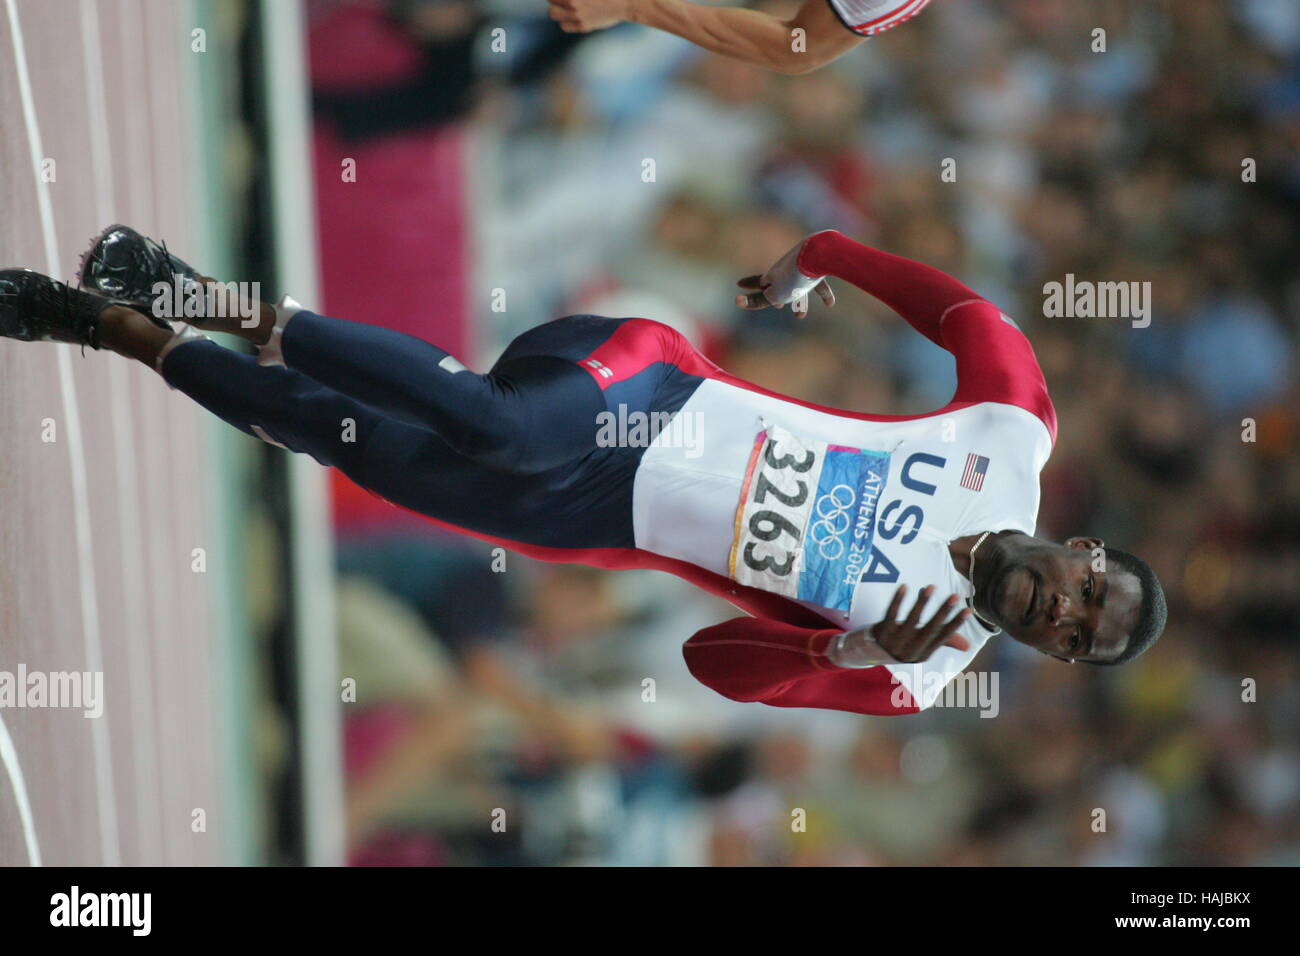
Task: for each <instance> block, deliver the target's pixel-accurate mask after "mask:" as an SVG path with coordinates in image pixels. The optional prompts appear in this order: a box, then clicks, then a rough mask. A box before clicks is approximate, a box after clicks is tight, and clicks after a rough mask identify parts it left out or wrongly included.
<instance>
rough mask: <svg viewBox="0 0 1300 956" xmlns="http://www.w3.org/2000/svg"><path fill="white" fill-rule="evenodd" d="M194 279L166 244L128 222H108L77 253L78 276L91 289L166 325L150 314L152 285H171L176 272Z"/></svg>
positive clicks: (193, 272)
mask: <svg viewBox="0 0 1300 956" xmlns="http://www.w3.org/2000/svg"><path fill="white" fill-rule="evenodd" d="M178 275H179V276H181V278H182V279H198V278H199V273H198V270H196V269H195V268H194V267H193V266H191V265H189V264H188V263H186V262H185V261H184V260H182V259H178V258H177V257H176V256H174V255H172V254H171V253H170V252H168V251H167V246H166V245H165V244H162V243H157V242H154V241H153V240H152V239H150V238H149V237H148V236H142V235H140V233H138V232H136V231H135V230H134V229H132V228H131V227H130V226H121V225H118V226H109V227H108V228H107V229H105V230H104V231H103V232H102V233H100V235H99V238H97V239H95V240H94V241H93V242H92V244H91V246H90V248H89V249H87V250H86V254H85V255H84V256H82V257H81V271H80V275H79V278H80V280H81V284H82V286H84V287H85V288H87V289H89V290H90V291H92V292H97V293H99V294H100V295H103V296H108V297H109V298H110V299H117V300H118V301H120V302H124V303H126V304H127V305H130V306H133V307H134V308H136V309H139V310H140V311H141V312H143V313H144V314H145V315H147V316H148V317H149V318H150V319H152V320H153V321H154V322H155V323H156V324H158V325H160V326H162V327H163V328H170V326H168V325H167V323H166V322H164V321H163V320H162V319H160V318H158V317H157V316H155V315H154V314H153V303H154V299H155V294H154V286H156V285H157V284H158V283H159V282H164V283H166V284H167V285H169V286H170V285H172V284H173V283H174V282H175V281H176V279H175V277H176V276H178Z"/></svg>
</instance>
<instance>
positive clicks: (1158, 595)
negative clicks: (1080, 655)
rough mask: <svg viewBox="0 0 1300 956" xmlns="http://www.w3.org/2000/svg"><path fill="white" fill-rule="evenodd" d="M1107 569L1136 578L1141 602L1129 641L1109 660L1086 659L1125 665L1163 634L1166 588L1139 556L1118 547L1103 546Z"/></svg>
mask: <svg viewBox="0 0 1300 956" xmlns="http://www.w3.org/2000/svg"><path fill="white" fill-rule="evenodd" d="M1103 550H1104V551H1105V554H1106V568H1107V570H1114V569H1115V568H1119V569H1120V570H1121V571H1127V572H1128V573H1129V574H1131V575H1133V577H1135V578H1137V579H1138V584H1139V585H1140V586H1141V588H1142V603H1141V604H1140V605H1139V606H1138V619H1137V623H1136V624H1134V625H1133V633H1131V634H1130V635H1129V636H1128V644H1126V645H1125V646H1124V650H1122V651H1120V653H1119V655H1118V656H1117V657H1116V658H1115V659H1114V660H1112V661H1089V662H1088V663H1090V664H1105V665H1114V664H1126V663H1128V662H1129V661H1131V660H1133V658H1135V657H1137V656H1139V655H1141V654H1143V653H1145V652H1146V649H1147V648H1149V647H1150V646H1151V645H1152V644H1154V643H1155V642H1156V641H1157V640H1158V639H1159V637H1160V635H1161V634H1162V633H1164V629H1165V621H1166V620H1167V619H1168V617H1169V608H1168V606H1167V605H1166V604H1165V589H1164V588H1162V587H1161V586H1160V579H1159V578H1157V577H1156V573H1155V572H1154V571H1152V570H1151V565H1149V564H1147V563H1146V562H1145V561H1143V560H1142V559H1141V558H1138V557H1134V556H1133V555H1131V554H1129V553H1128V552H1127V551H1121V550H1119V549H1118V548H1104V549H1103Z"/></svg>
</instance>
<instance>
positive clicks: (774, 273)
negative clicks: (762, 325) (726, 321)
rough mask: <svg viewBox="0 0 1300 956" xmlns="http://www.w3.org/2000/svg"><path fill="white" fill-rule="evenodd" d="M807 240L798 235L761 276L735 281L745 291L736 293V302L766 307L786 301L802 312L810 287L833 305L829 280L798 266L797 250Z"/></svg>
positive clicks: (805, 310)
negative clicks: (806, 272)
mask: <svg viewBox="0 0 1300 956" xmlns="http://www.w3.org/2000/svg"><path fill="white" fill-rule="evenodd" d="M809 238H811V237H809ZM807 241H808V240H807V239H801V240H800V241H799V242H798V244H797V245H795V246H794V248H792V249H791V250H790V251H789V252H787V253H786V254H785V255H783V256H782V257H781V258H780V259H778V260H777V261H776V263H775V264H774V265H773V266H772V268H770V269H768V270H767V271H766V272H764V273H763V274H762V275H761V276H746V277H745V278H743V279H741V280H740V281H739V282H737V283H736V285H738V286H740V287H741V288H742V289H744V290H746V291H745V292H744V293H742V294H740V295H738V296H736V305H738V306H740V308H742V309H766V308H767V307H768V306H769V305H774V306H776V307H777V308H778V309H780V308H783V307H784V306H786V305H790V306H791V307H792V309H793V311H794V312H795V313H796V314H797V315H800V316H802V315H804V314H805V313H807V311H808V293H809V292H814V291H815V292H816V293H817V295H819V296H820V297H821V300H822V302H823V303H825V304H826V306H827V307H830V306H832V305H834V304H835V293H834V292H832V291H831V287H830V283H829V282H827V281H826V279H825V278H823V277H822V276H810V275H807V274H805V273H804V272H803V271H802V270H801V269H800V268H799V253H800V252H802V251H803V246H804V243H805V242H807Z"/></svg>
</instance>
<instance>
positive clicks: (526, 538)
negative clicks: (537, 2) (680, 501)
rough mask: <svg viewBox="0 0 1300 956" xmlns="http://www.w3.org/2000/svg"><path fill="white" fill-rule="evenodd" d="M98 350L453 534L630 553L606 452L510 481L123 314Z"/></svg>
mask: <svg viewBox="0 0 1300 956" xmlns="http://www.w3.org/2000/svg"><path fill="white" fill-rule="evenodd" d="M99 342H100V343H101V344H102V345H103V347H105V348H108V349H111V350H112V351H115V352H118V353H119V354H121V355H126V356H128V357H130V358H133V359H136V360H138V361H140V362H142V363H144V364H146V365H149V366H150V367H151V368H156V369H158V370H159V371H160V372H161V373H162V375H163V377H164V378H165V379H166V381H167V382H168V384H170V385H171V386H172V387H173V388H175V389H177V390H178V391H181V392H184V393H185V394H186V395H188V396H190V397H191V398H193V399H194V400H195V401H196V402H198V403H199V404H200V405H202V406H203V407H204V408H206V409H208V410H209V411H211V412H213V413H214V414H216V415H217V416H219V417H220V418H222V419H224V420H225V421H226V422H228V423H229V424H231V425H234V426H235V427H236V428H239V429H241V430H243V431H245V432H247V433H249V434H254V435H257V436H258V437H261V438H265V439H269V440H271V441H274V442H276V443H278V444H282V445H284V446H285V447H287V448H289V449H291V450H293V451H301V452H305V453H307V454H310V455H311V456H312V457H313V458H315V459H316V460H317V461H319V462H321V463H322V464H328V465H333V466H335V467H337V468H339V469H340V470H341V471H342V472H344V474H346V475H347V476H348V477H349V478H351V479H352V480H353V481H354V482H356V483H357V484H358V485H360V486H362V487H363V488H366V489H368V490H370V491H372V492H374V493H375V494H378V495H380V496H382V497H384V498H386V499H388V500H389V501H391V502H393V503H394V504H397V505H401V506H402V507H405V508H409V509H411V510H412V511H416V512H418V513H420V514H423V515H426V516H428V517H430V518H434V519H436V520H439V521H442V522H445V523H447V524H449V525H452V526H453V527H454V528H455V529H457V530H461V531H467V532H471V533H474V534H478V535H487V536H490V537H493V538H499V539H502V540H503V541H505V542H507V543H518V544H524V545H537V546H542V547H547V548H560V549H583V550H585V549H591V548H629V547H632V546H634V543H635V542H634V539H633V535H632V530H631V517H630V512H631V505H630V496H631V482H632V478H633V475H634V473H635V467H634V464H633V463H632V462H631V461H629V460H627V459H626V458H625V457H623V456H620V455H618V454H616V453H615V452H617V449H607V450H602V452H605V453H603V454H596V455H592V456H589V458H587V459H584V460H583V462H582V463H581V465H580V466H578V465H575V466H573V467H566V468H562V469H558V470H555V471H550V472H543V473H540V474H536V475H521V474H512V473H509V472H504V471H499V470H495V469H492V468H487V467H485V466H484V465H482V464H481V463H479V462H476V461H474V460H472V459H470V458H467V457H465V456H464V455H461V454H459V453H457V452H456V451H455V450H454V449H453V448H451V447H450V446H449V445H448V444H447V443H446V442H445V441H443V440H442V439H441V438H440V437H438V435H437V434H435V433H434V432H432V431H430V430H429V429H427V428H420V427H417V426H414V425H408V424H405V423H403V422H399V421H396V420H394V419H391V418H387V417H385V416H382V415H380V414H378V413H377V412H375V411H374V410H373V409H372V408H370V407H369V406H367V405H365V404H363V403H361V402H358V401H356V400H355V399H353V398H351V397H350V396H346V395H343V394H340V393H339V392H337V391H335V390H334V389H331V388H329V387H328V386H325V385H322V384H320V383H319V382H316V381H314V380H313V379H310V378H308V377H307V376H305V375H303V374H302V373H300V372H297V371H294V370H293V369H288V368H284V367H282V366H262V365H258V364H257V362H256V361H255V360H254V359H253V358H252V357H251V356H247V355H243V354H241V353H238V352H234V351H232V350H230V349H227V348H223V347H222V346H220V345H218V344H217V343H215V342H212V341H210V340H207V339H204V338H203V337H201V336H198V335H197V333H194V332H193V331H192V330H190V331H187V332H185V333H182V334H181V335H180V336H173V335H172V334H171V333H169V332H167V331H165V330H163V329H160V328H158V327H157V326H155V325H153V324H152V323H150V322H149V320H147V319H146V318H145V317H144V316H143V315H141V314H140V313H138V312H135V311H134V310H132V309H127V308H123V307H119V306H111V307H109V308H107V309H105V310H104V312H103V313H102V315H101V317H100V322H99ZM575 553H576V552H575Z"/></svg>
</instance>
